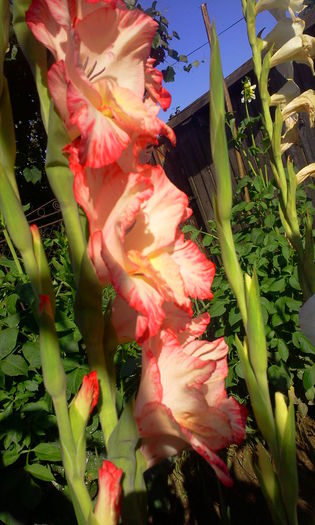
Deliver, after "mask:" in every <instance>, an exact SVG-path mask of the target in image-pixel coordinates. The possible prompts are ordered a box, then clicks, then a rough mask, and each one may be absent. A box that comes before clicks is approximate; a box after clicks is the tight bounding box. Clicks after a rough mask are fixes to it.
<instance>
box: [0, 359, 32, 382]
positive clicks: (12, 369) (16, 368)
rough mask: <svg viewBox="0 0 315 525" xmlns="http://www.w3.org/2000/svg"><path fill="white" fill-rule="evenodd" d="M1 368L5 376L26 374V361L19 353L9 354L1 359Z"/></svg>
mask: <svg viewBox="0 0 315 525" xmlns="http://www.w3.org/2000/svg"><path fill="white" fill-rule="evenodd" d="M1 369H2V371H3V372H4V374H6V375H7V376H12V377H14V376H26V375H27V370H28V367H27V363H26V361H25V359H23V357H22V356H20V355H9V356H8V357H6V358H5V359H3V361H2V363H1Z"/></svg>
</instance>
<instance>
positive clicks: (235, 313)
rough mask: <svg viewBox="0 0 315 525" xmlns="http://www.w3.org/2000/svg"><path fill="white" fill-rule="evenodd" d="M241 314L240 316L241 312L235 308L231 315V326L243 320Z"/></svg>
mask: <svg viewBox="0 0 315 525" xmlns="http://www.w3.org/2000/svg"><path fill="white" fill-rule="evenodd" d="M241 317H242V316H241V314H240V311H239V310H238V309H236V307H233V308H232V309H231V311H230V313H229V323H230V325H231V326H233V325H235V324H236V323H238V322H239V321H240V320H241Z"/></svg>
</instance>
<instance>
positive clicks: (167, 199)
mask: <svg viewBox="0 0 315 525" xmlns="http://www.w3.org/2000/svg"><path fill="white" fill-rule="evenodd" d="M151 180H152V183H153V185H154V193H153V195H152V196H151V198H150V199H149V200H148V201H147V202H146V206H145V208H143V209H142V211H141V214H140V215H139V216H138V218H137V222H136V224H135V225H134V228H133V229H132V231H131V232H129V234H128V237H127V238H126V247H127V248H128V247H132V248H133V249H135V250H139V251H140V250H141V251H142V252H143V254H144V255H148V254H149V253H152V252H154V251H156V250H160V249H162V248H165V247H167V246H169V245H170V244H171V243H173V242H174V240H175V238H176V235H177V228H178V226H179V225H180V223H181V222H183V221H184V220H185V218H186V214H187V208H188V197H187V195H186V194H185V193H184V192H182V191H180V190H179V189H178V188H176V186H174V184H172V183H171V181H170V180H169V179H168V178H167V176H166V174H165V172H164V170H163V168H162V167H161V166H152V167H151Z"/></svg>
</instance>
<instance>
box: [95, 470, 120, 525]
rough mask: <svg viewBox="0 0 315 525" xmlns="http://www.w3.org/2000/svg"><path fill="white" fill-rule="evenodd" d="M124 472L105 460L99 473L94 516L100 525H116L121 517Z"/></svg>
mask: <svg viewBox="0 0 315 525" xmlns="http://www.w3.org/2000/svg"><path fill="white" fill-rule="evenodd" d="M122 474H123V471H122V469H121V468H117V467H115V465H114V464H113V463H111V461H107V460H104V461H103V465H102V467H101V468H100V469H99V472H98V495H97V500H96V505H95V511H94V515H95V518H96V520H97V522H98V523H99V524H100V525H116V524H117V523H118V520H119V515H120V504H121V485H120V481H121V477H122Z"/></svg>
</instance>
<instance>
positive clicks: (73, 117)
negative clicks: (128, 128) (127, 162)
mask: <svg viewBox="0 0 315 525" xmlns="http://www.w3.org/2000/svg"><path fill="white" fill-rule="evenodd" d="M67 103H68V109H69V113H70V121H71V123H72V124H73V125H75V126H77V127H78V128H79V130H80V132H81V141H80V146H79V155H80V160H81V162H82V163H83V164H84V165H86V166H89V167H93V168H99V167H102V166H107V165H108V164H112V163H113V162H115V161H116V160H117V159H118V158H119V156H120V155H121V153H122V151H123V150H124V149H125V148H126V147H127V146H128V144H129V142H130V137H129V135H128V133H126V132H125V131H124V130H123V129H121V128H120V127H119V126H117V124H115V122H114V120H113V118H112V117H111V115H109V117H107V116H104V115H103V114H102V113H101V112H100V111H98V109H97V108H95V107H94V106H93V105H92V104H91V103H90V102H89V101H88V100H87V99H86V98H85V97H84V96H83V95H82V94H81V92H80V91H78V90H77V89H76V88H75V87H74V86H73V85H72V84H71V83H69V84H68V92H67Z"/></svg>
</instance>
